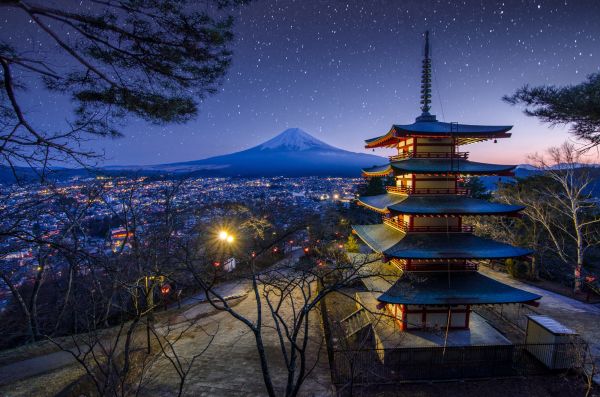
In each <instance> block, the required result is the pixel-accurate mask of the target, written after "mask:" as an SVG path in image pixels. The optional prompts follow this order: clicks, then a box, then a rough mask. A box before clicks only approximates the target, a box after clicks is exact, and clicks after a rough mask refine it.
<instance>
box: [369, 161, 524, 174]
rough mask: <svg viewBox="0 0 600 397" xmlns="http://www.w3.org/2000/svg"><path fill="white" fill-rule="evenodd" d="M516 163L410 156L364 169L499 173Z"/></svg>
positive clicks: (401, 171)
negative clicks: (489, 162)
mask: <svg viewBox="0 0 600 397" xmlns="http://www.w3.org/2000/svg"><path fill="white" fill-rule="evenodd" d="M515 167H516V165H507V164H488V163H478V162H475V161H469V160H464V159H429V158H408V159H405V160H399V161H394V162H391V163H389V164H385V165H380V166H375V167H370V168H365V169H363V170H362V171H363V173H364V174H365V175H367V176H380V175H387V174H391V173H392V172H394V173H395V174H443V173H451V174H462V175H498V174H505V173H508V172H510V171H512V170H513V169H514V168H515Z"/></svg>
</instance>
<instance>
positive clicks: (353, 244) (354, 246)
mask: <svg viewBox="0 0 600 397" xmlns="http://www.w3.org/2000/svg"><path fill="white" fill-rule="evenodd" d="M346 251H347V252H359V251H360V246H359V245H358V241H357V240H356V237H354V235H353V234H350V235H349V236H348V240H347V241H346Z"/></svg>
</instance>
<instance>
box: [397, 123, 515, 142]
mask: <svg viewBox="0 0 600 397" xmlns="http://www.w3.org/2000/svg"><path fill="white" fill-rule="evenodd" d="M511 129H512V125H475V124H458V123H445V122H441V121H437V120H436V121H417V122H415V123H412V124H394V125H393V126H392V129H391V131H392V132H393V133H394V136H396V137H411V136H423V137H430V138H438V137H456V138H459V137H460V138H484V139H491V138H508V137H510V135H511V134H509V133H508V131H510V130H511Z"/></svg>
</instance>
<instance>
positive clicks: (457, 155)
mask: <svg viewBox="0 0 600 397" xmlns="http://www.w3.org/2000/svg"><path fill="white" fill-rule="evenodd" d="M388 158H389V159H390V161H398V160H404V159H463V160H466V159H468V158H469V152H453V153H451V152H417V153H415V152H406V153H400V154H396V155H393V156H389V157H388Z"/></svg>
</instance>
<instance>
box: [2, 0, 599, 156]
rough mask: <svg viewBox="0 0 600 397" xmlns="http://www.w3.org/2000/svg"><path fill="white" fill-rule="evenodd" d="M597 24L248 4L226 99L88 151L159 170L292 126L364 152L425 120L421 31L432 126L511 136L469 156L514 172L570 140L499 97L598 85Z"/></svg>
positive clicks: (591, 1)
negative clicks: (427, 37) (395, 127)
mask: <svg viewBox="0 0 600 397" xmlns="http://www.w3.org/2000/svg"><path fill="white" fill-rule="evenodd" d="M72 3H73V2H71V4H72ZM4 13H5V15H3V18H2V20H1V21H0V36H1V37H2V39H3V40H7V41H9V42H10V41H12V40H28V41H30V45H31V49H32V51H51V50H52V49H51V48H50V49H49V48H48V46H47V43H48V41H47V39H45V38H43V35H42V34H34V32H36V28H35V27H33V26H32V24H28V23H27V20H28V19H27V18H25V17H24V16H23V15H20V14H19V12H13V11H8V12H7V11H6V10H5V11H4ZM599 20H600V1H599V0H567V1H565V0H560V1H558V0H539V1H531V0H523V1H521V0H507V1H491V0H479V1H470V0H468V1H425V0H418V1H409V0H406V1H382V0H378V1H360V0H357V1H351V2H346V1H325V0H298V1H292V0H283V1H267V0H255V1H254V3H252V4H251V5H249V6H246V7H243V8H242V9H240V10H239V12H238V13H237V23H236V32H237V39H236V43H235V46H234V48H233V50H234V58H233V66H232V68H231V69H230V71H229V74H228V75H227V77H226V79H225V81H224V84H223V86H222V90H221V92H220V93H218V94H217V95H214V96H211V97H209V98H208V99H207V100H206V101H205V103H204V104H203V105H202V107H201V109H200V110H201V113H200V115H199V117H198V118H197V119H196V120H195V121H193V122H190V123H188V124H186V125H170V126H166V127H159V126H152V125H149V124H147V123H144V122H141V121H136V120H132V121H131V122H130V123H129V124H128V126H127V127H125V128H123V131H124V132H125V134H126V137H125V138H122V139H118V140H113V141H110V140H106V139H104V140H99V141H96V142H93V143H91V144H92V145H93V147H94V148H96V149H98V150H104V151H105V153H106V158H107V160H106V162H105V163H106V164H155V163H166V162H177V161H186V160H196V159H200V158H205V157H209V156H213V155H218V154H224V153H228V152H232V151H237V150H241V149H245V148H248V147H250V146H254V145H256V144H258V143H261V142H262V141H264V140H267V139H269V138H271V137H272V136H274V135H276V134H277V133H279V132H281V131H282V130H284V129H286V128H288V127H300V128H302V129H304V130H305V131H307V132H309V133H311V134H313V135H314V136H316V137H317V138H319V139H322V140H324V141H325V142H327V143H329V144H332V145H335V146H338V147H341V148H344V149H348V150H353V151H364V149H363V140H364V139H366V138H371V137H374V136H377V135H381V134H383V133H385V132H387V131H388V129H389V128H390V126H391V124H393V123H412V122H413V121H414V118H415V117H416V116H418V115H419V114H420V110H419V104H418V101H419V98H418V96H419V85H420V70H419V68H420V64H421V58H422V51H423V50H422V46H423V32H424V31H425V30H426V29H429V30H431V39H432V58H433V77H434V79H433V106H432V111H431V113H433V114H436V115H437V117H438V120H441V121H448V122H451V121H456V122H462V123H472V124H512V125H514V126H515V127H514V128H513V130H512V132H513V137H512V138H511V139H509V140H500V141H499V142H498V144H496V145H494V144H493V143H490V142H487V143H480V144H475V145H471V146H470V147H469V148H468V150H470V151H471V153H472V155H471V158H472V159H473V160H485V161H492V162H498V163H522V162H526V156H527V154H530V153H533V152H535V151H543V150H544V149H545V148H547V147H548V146H551V145H557V144H560V143H562V142H563V141H565V140H566V139H568V138H569V135H568V134H567V133H566V130H565V129H564V128H553V129H551V128H549V127H547V126H544V125H542V124H540V123H538V122H537V121H536V120H535V119H532V118H528V117H526V116H524V115H523V114H522V112H521V110H520V109H519V108H515V107H512V106H510V105H508V104H505V103H504V102H502V101H501V97H502V95H505V94H511V93H513V92H514V91H515V90H516V89H517V88H518V87H520V86H522V85H523V84H525V83H529V84H532V85H538V84H557V85H563V84H575V83H579V82H581V81H582V80H584V79H585V77H586V76H587V75H588V74H590V73H594V72H599V71H600V23H599V22H598V21H599ZM20 97H21V98H23V100H24V102H25V103H26V104H27V106H26V108H27V110H28V111H29V112H32V113H31V114H32V118H33V119H34V120H35V121H36V122H38V123H42V124H45V125H59V124H60V123H63V122H64V120H65V119H66V118H68V117H69V115H70V113H69V111H70V105H69V104H68V101H67V100H66V99H65V98H60V97H55V96H54V97H50V98H49V97H48V95H47V93H45V92H43V91H42V90H41V89H39V88H36V86H35V84H33V85H32V86H30V89H29V91H28V92H27V93H20ZM379 154H382V155H383V154H385V152H383V151H381V150H380V151H379ZM591 159H592V160H595V161H597V157H596V154H595V153H594V154H593V157H592V158H591Z"/></svg>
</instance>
